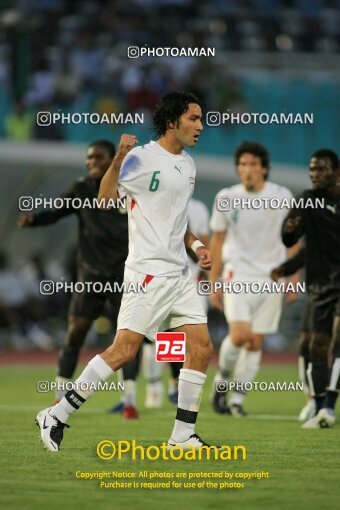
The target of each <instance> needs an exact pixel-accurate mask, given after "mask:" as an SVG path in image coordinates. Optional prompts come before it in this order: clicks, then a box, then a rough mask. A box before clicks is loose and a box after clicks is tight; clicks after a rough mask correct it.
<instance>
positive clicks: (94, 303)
mask: <svg viewBox="0 0 340 510" xmlns="http://www.w3.org/2000/svg"><path fill="white" fill-rule="evenodd" d="M77 281H78V282H92V283H93V282H96V285H95V286H94V289H95V290H94V289H93V288H92V286H91V289H90V290H88V291H86V290H85V291H84V292H80V293H77V292H73V294H72V298H71V302H70V306H69V309H68V313H69V315H75V316H77V317H86V318H87V319H90V320H91V321H93V320H95V319H97V318H98V317H99V316H100V315H101V313H102V312H103V311H104V308H105V309H107V310H108V314H107V315H108V317H109V319H110V320H111V321H112V323H113V325H114V328H115V329H116V324H117V317H118V313H119V308H120V302H121V300H122V295H123V293H122V290H120V289H122V283H123V275H122V276H114V277H106V276H98V275H94V274H93V273H89V272H87V271H84V270H80V271H78V278H77ZM108 284H109V285H108ZM105 285H106V287H107V288H108V287H111V289H114V290H115V292H111V291H110V290H105V289H104V286H105ZM101 287H102V288H103V291H100V290H101ZM98 290H99V292H97V291H98Z"/></svg>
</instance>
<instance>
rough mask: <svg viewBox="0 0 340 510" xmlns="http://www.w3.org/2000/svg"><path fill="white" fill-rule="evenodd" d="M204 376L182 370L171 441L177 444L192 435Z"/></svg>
mask: <svg viewBox="0 0 340 510" xmlns="http://www.w3.org/2000/svg"><path fill="white" fill-rule="evenodd" d="M206 377H207V376H206V375H205V374H203V373H202V372H197V371H196V370H191V369H189V368H182V369H181V371H180V374H179V380H178V408H177V415H176V420H175V426H174V429H173V431H172V434H171V439H172V440H173V441H175V442H177V443H180V442H183V441H186V440H187V439H189V437H190V436H191V435H192V434H194V431H195V423H196V419H197V414H198V410H199V406H200V400H201V393H202V388H203V384H204V381H205V380H206Z"/></svg>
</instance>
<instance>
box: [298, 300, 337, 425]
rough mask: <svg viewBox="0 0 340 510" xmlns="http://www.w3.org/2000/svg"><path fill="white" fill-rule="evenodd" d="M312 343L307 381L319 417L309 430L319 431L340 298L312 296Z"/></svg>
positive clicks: (309, 423)
mask: <svg viewBox="0 0 340 510" xmlns="http://www.w3.org/2000/svg"><path fill="white" fill-rule="evenodd" d="M310 299H311V343H310V362H309V365H308V370H307V377H308V382H309V387H310V389H311V394H312V396H313V398H314V401H315V405H316V413H317V414H316V416H315V417H314V418H311V419H310V420H308V421H306V423H304V425H303V426H302V427H303V428H305V429H313V428H319V427H320V426H321V425H320V423H319V420H318V413H319V411H320V409H321V408H323V407H324V399H325V396H326V388H327V386H328V383H329V349H330V345H331V341H332V333H333V327H334V315H336V306H337V302H338V295H337V294H335V295H334V293H330V292H329V291H325V292H319V293H318V294H315V295H312V294H310Z"/></svg>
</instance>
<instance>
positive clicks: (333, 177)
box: [282, 149, 340, 429]
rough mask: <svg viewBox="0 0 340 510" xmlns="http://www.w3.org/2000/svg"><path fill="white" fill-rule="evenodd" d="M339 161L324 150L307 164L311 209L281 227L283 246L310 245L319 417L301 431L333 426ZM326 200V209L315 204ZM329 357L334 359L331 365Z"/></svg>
mask: <svg viewBox="0 0 340 510" xmlns="http://www.w3.org/2000/svg"><path fill="white" fill-rule="evenodd" d="M338 171H339V160H338V156H337V154H335V152H333V151H331V150H328V149H321V150H319V151H317V152H315V153H314V154H313V155H312V157H311V159H310V162H309V173H310V178H311V181H312V189H307V190H305V191H303V192H302V194H301V195H300V197H299V198H302V199H304V200H305V201H306V200H307V199H310V200H311V201H312V203H314V204H315V208H313V207H303V206H298V207H295V208H293V209H291V211H290V212H289V214H288V216H287V218H286V220H285V221H284V224H283V227H282V241H283V243H284V244H285V245H286V246H288V247H289V246H292V245H293V244H295V243H296V242H297V240H298V239H299V238H300V237H301V236H303V235H304V236H305V242H306V256H305V262H306V282H307V287H308V294H309V298H310V306H311V311H310V319H311V339H310V352H309V354H310V375H311V377H310V380H311V383H312V388H311V390H312V394H313V396H314V399H315V404H316V416H315V417H313V418H311V419H310V420H308V421H307V422H306V423H305V424H304V425H303V428H307V429H311V428H313V429H315V428H326V427H331V426H332V425H333V424H334V422H335V416H334V408H335V403H336V399H337V396H338V388H339V376H340V255H339V254H340V188H339V186H338V185H337V181H338ZM317 198H319V199H324V207H318V206H317V204H316V203H315V200H316V199H317ZM329 358H331V359H330V360H329Z"/></svg>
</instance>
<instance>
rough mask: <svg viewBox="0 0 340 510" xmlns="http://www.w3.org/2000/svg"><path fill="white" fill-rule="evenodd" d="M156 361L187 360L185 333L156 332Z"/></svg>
mask: <svg viewBox="0 0 340 510" xmlns="http://www.w3.org/2000/svg"><path fill="white" fill-rule="evenodd" d="M156 361H185V333H178V332H177V331H176V332H171V331H166V332H164V333H156Z"/></svg>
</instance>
